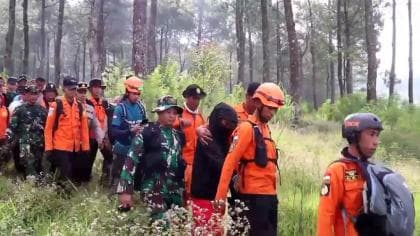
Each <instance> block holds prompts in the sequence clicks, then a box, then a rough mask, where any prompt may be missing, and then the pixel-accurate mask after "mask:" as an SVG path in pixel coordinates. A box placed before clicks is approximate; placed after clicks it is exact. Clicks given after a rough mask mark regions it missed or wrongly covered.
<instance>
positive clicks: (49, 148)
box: [0, 75, 113, 186]
mask: <svg viewBox="0 0 420 236" xmlns="http://www.w3.org/2000/svg"><path fill="white" fill-rule="evenodd" d="M5 84H6V85H5ZM104 89H105V86H104V85H103V82H102V81H101V80H100V79H92V80H91V81H90V82H89V84H87V83H85V82H77V81H76V80H75V79H74V78H72V77H65V78H64V80H63V89H62V95H60V96H59V91H58V90H57V88H56V86H55V85H54V84H52V83H47V82H46V80H45V79H44V78H42V77H38V78H36V79H35V80H29V79H28V78H27V77H26V76H25V75H22V76H19V78H18V79H16V78H15V77H9V78H8V79H7V81H5V80H4V79H3V78H0V124H1V125H0V143H1V147H0V149H1V152H0V154H1V156H0V157H1V160H0V172H1V171H2V170H3V169H4V168H5V166H6V164H7V163H8V161H9V160H10V159H11V157H13V159H14V163H15V169H16V171H17V172H18V173H19V174H22V176H23V178H24V179H27V180H30V181H38V180H40V179H41V178H42V177H45V176H46V175H49V174H51V175H50V176H53V175H52V174H53V173H55V172H56V170H57V171H58V173H59V178H58V181H59V183H60V184H61V183H62V184H63V186H66V182H67V183H68V182H72V183H76V184H81V183H84V182H88V181H89V180H90V178H91V174H92V167H93V163H94V161H95V157H96V153H97V151H98V148H99V149H100V150H101V152H102V156H103V158H104V161H103V171H102V172H103V173H102V178H101V180H102V182H103V183H104V184H107V182H109V175H110V168H111V163H112V158H113V157H112V146H111V142H110V141H109V138H108V137H109V135H107V134H108V117H112V114H111V113H112V105H111V104H110V103H108V102H107V101H106V100H104V99H103V98H102V95H103V90H104ZM88 92H89V93H90V96H89V98H87V93H88ZM109 114H111V115H109ZM67 186H69V185H67ZM73 186H74V185H73Z"/></svg>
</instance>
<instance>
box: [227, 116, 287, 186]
mask: <svg viewBox="0 0 420 236" xmlns="http://www.w3.org/2000/svg"><path fill="white" fill-rule="evenodd" d="M247 122H249V123H250V124H251V125H252V130H253V135H254V139H255V144H256V145H255V157H254V159H251V160H245V159H242V160H241V161H240V162H241V165H243V167H242V174H244V171H245V167H246V165H247V164H248V163H251V162H255V164H256V165H257V166H259V167H261V168H264V167H266V166H267V164H268V162H269V161H271V162H273V163H274V165H276V167H277V170H278V171H279V172H280V169H279V165H278V163H277V160H278V149H276V158H275V159H268V157H267V146H266V144H265V140H268V141H270V142H273V143H274V140H272V139H271V138H265V137H264V136H263V134H262V133H261V131H260V128H259V127H258V125H257V124H255V123H253V122H251V121H249V120H247ZM270 137H271V131H270ZM236 178H237V177H236ZM241 179H242V186H245V179H244V178H241ZM231 184H232V187H233V186H235V183H231ZM280 184H281V180H280ZM231 189H232V188H231ZM236 190H237V188H236Z"/></svg>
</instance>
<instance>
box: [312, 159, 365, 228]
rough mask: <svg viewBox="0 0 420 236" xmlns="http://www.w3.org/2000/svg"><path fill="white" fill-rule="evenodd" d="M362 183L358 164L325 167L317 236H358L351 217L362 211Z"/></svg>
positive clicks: (334, 164)
mask: <svg viewBox="0 0 420 236" xmlns="http://www.w3.org/2000/svg"><path fill="white" fill-rule="evenodd" d="M364 183H365V180H364V178H363V176H362V172H361V170H360V168H359V167H358V165H357V163H354V162H335V163H333V164H331V165H330V166H329V167H328V169H327V171H326V173H325V175H324V177H323V181H322V187H321V197H320V203H319V209H318V235H319V236H333V235H334V236H344V235H346V236H357V235H358V233H357V231H356V229H355V227H354V224H353V222H352V218H354V217H356V216H357V215H359V214H360V213H362V211H363V185H364ZM343 207H344V209H346V210H344V209H343Z"/></svg>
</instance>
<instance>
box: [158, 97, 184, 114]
mask: <svg viewBox="0 0 420 236" xmlns="http://www.w3.org/2000/svg"><path fill="white" fill-rule="evenodd" d="M169 108H175V110H176V111H177V112H178V114H181V113H182V112H183V111H184V110H183V109H182V107H180V106H178V104H177V101H176V98H174V97H172V96H168V95H167V96H163V97H161V98H159V100H158V101H157V107H156V108H155V109H153V111H152V112H162V111H166V110H168V109H169Z"/></svg>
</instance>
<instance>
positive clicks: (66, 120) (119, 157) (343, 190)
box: [0, 76, 383, 236]
mask: <svg viewBox="0 0 420 236" xmlns="http://www.w3.org/2000/svg"><path fill="white" fill-rule="evenodd" d="M35 81H36V83H35V84H33V85H32V84H26V85H23V82H22V78H20V77H19V79H15V78H9V79H8V80H7V88H6V89H5V90H6V93H5V94H1V96H0V142H1V145H2V148H3V147H8V148H10V150H18V151H17V152H16V151H13V154H14V158H15V166H16V168H17V169H18V170H19V171H20V172H21V173H23V174H24V176H25V178H26V179H30V178H36V177H37V176H39V175H40V173H41V172H42V171H47V172H48V171H54V170H59V173H60V176H61V179H62V180H67V181H71V182H72V183H81V182H85V181H89V180H90V178H91V174H92V166H93V163H94V161H95V157H96V154H97V151H98V149H99V150H100V151H101V153H102V156H103V164H102V177H101V183H103V184H105V185H107V186H108V185H109V187H110V188H111V189H112V191H113V192H115V193H117V194H118V196H119V201H120V206H119V209H120V210H121V211H128V210H130V209H132V207H133V206H134V201H133V194H134V193H135V192H140V196H141V199H142V200H143V202H144V203H145V204H146V205H147V206H148V208H149V210H150V216H151V218H152V220H157V219H165V217H166V212H167V211H168V210H169V209H170V208H171V207H172V206H174V205H177V206H186V205H192V206H193V212H192V213H193V217H194V220H195V227H199V226H202V225H203V224H206V223H208V222H209V221H210V220H211V219H212V217H213V216H214V215H223V214H225V210H226V209H227V208H229V206H227V205H230V206H232V205H234V202H235V201H237V200H239V201H241V202H243V203H244V207H245V208H246V209H244V211H242V213H241V214H242V215H243V216H244V217H245V218H246V219H247V222H248V224H249V234H250V235H277V234H278V231H277V223H278V199H277V194H278V185H279V179H280V173H279V167H278V164H277V163H278V158H279V157H278V150H277V146H276V143H275V140H273V139H272V137H271V131H270V127H269V125H268V123H269V121H270V120H271V119H272V118H273V117H274V116H275V114H276V112H277V111H278V109H281V108H282V107H283V106H284V104H285V96H284V93H283V91H282V90H281V89H280V87H279V86H278V85H276V84H274V83H262V84H259V83H251V84H249V86H248V88H247V90H246V97H245V101H244V102H243V103H241V104H238V105H236V106H234V107H232V106H230V105H228V104H226V103H223V102H221V103H219V104H217V105H216V106H215V107H214V109H213V110H212V112H211V113H210V115H209V117H208V119H206V118H205V117H204V115H203V114H202V113H201V112H200V109H199V105H200V101H201V100H202V99H204V98H205V97H206V95H207V94H206V92H205V91H204V90H203V89H202V88H201V87H200V86H198V85H196V84H191V85H189V86H188V87H186V88H185V90H184V91H183V93H182V95H183V97H184V99H185V101H184V104H183V105H180V104H178V102H177V100H176V99H175V98H174V97H173V96H169V95H166V96H163V97H161V98H159V99H158V101H157V102H156V106H155V107H154V108H153V109H152V112H153V113H156V114H157V120H156V121H155V122H150V121H149V119H148V117H147V112H146V107H145V106H144V104H143V103H142V99H141V96H142V91H143V81H142V80H141V79H140V78H138V77H136V76H129V77H128V78H126V79H125V81H124V85H125V93H124V95H123V96H122V97H121V98H120V99H118V101H115V103H109V102H107V100H105V99H104V98H103V92H104V89H105V86H104V84H103V82H102V81H101V80H100V79H92V80H91V81H90V82H89V84H87V83H84V82H79V83H78V82H76V80H75V79H74V78H71V77H66V78H65V79H64V81H63V91H62V92H63V94H62V96H59V97H58V91H57V89H56V88H55V86H54V85H53V84H45V80H44V79H42V78H37V79H36V80H35ZM3 85H4V80H3V79H1V80H0V91H1V90H3ZM22 86H23V87H22ZM17 87H18V88H20V89H19V90H18V92H16V88H17ZM88 92H89V93H90V96H89V98H88V96H87V93H88ZM17 94H19V95H17ZM17 96H19V98H18V99H14V98H13V97H17ZM12 100H15V101H14V102H17V101H20V105H18V106H14V107H15V108H14V109H10V108H13V107H12V105H13V103H14V102H12ZM7 106H8V108H9V109H7ZM382 129H383V127H382V124H381V121H380V119H379V118H378V117H377V116H376V115H374V114H370V113H358V114H353V115H350V116H349V117H347V118H346V120H345V121H344V125H343V137H344V138H346V139H347V140H348V143H349V144H348V147H346V148H344V149H343V151H342V155H343V158H346V159H355V160H359V161H361V162H366V163H368V159H369V158H370V157H372V156H373V155H374V153H375V151H376V149H377V148H378V145H379V134H380V132H381V131H382ZM10 143H12V145H6V144H10ZM3 149H4V148H3ZM2 153H5V152H2ZM15 153H18V154H17V155H16V154H15ZM43 160H46V161H47V162H48V163H49V164H50V166H49V167H48V170H46V169H43V165H42V161H43ZM5 161H7V160H6V159H4V158H3V159H2V161H1V163H0V164H4V163H5ZM355 163H356V162H350V161H348V162H344V161H342V162H335V163H333V164H331V165H330V166H329V167H328V170H327V171H326V173H325V175H324V177H323V180H322V187H321V193H320V195H321V197H320V207H319V216H318V235H321V236H324V235H362V234H358V232H357V230H356V222H355V221H352V220H348V219H353V218H355V217H357V216H358V215H359V214H361V211H362V210H363V185H364V182H365V175H364V174H363V170H362V169H361V168H360V166H359V165H356V164H355ZM228 196H229V197H228ZM227 203H229V204H227ZM197 209H199V210H197ZM343 209H344V210H345V213H346V214H345V215H343V214H341V212H343ZM211 230H212V231H214V232H213V233H214V234H215V235H222V234H223V233H224V232H223V227H222V226H221V225H219V226H216V227H213V228H212V229H211ZM240 230H241V229H240ZM242 230H247V228H246V227H244V228H243V229H242ZM192 233H193V234H194V232H192ZM228 233H229V232H228Z"/></svg>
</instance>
